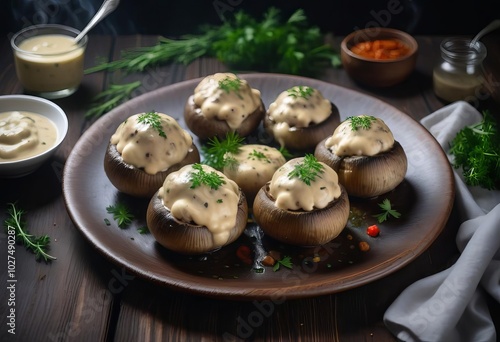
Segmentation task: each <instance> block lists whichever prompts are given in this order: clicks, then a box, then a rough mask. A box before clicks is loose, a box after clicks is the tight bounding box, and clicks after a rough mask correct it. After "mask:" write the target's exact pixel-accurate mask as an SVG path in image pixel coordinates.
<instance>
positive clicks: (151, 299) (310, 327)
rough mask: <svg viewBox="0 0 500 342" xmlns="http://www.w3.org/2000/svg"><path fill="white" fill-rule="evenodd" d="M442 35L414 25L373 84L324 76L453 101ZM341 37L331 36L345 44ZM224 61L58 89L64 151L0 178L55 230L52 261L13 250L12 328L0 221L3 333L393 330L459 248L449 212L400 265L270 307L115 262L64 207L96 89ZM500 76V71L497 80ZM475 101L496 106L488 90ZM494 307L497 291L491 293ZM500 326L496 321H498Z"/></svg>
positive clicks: (418, 108)
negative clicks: (413, 45)
mask: <svg viewBox="0 0 500 342" xmlns="http://www.w3.org/2000/svg"><path fill="white" fill-rule="evenodd" d="M442 38H443V37H429V36H425V37H424V36H417V37H416V39H417V41H418V43H419V47H420V52H419V56H418V63H417V68H416V70H415V72H414V73H413V74H412V75H411V77H410V78H409V79H408V80H407V81H406V82H404V83H403V84H401V85H398V86H396V87H393V88H390V89H371V88H366V87H362V86H360V85H358V84H356V83H355V82H353V81H352V80H351V79H350V78H349V77H348V76H347V75H346V73H345V71H344V70H343V69H326V70H324V72H323V73H322V74H321V75H320V77H318V78H319V79H321V80H324V81H327V82H331V83H334V84H337V85H340V86H343V87H346V88H350V89H354V90H356V91H359V92H362V93H364V94H368V95H371V96H375V97H377V98H380V99H381V100H383V101H385V102H387V103H389V104H391V105H393V106H395V107H396V108H398V109H400V110H401V111H403V112H405V113H406V114H408V115H409V116H411V117H413V118H414V119H416V120H420V119H421V118H423V117H424V116H426V115H428V114H430V113H432V112H433V111H435V110H437V109H439V108H441V107H442V106H444V105H445V103H443V102H441V101H440V100H439V99H437V98H436V97H435V95H434V94H433V91H432V71H431V70H432V66H433V64H434V63H435V62H436V61H437V59H438V56H439V43H440V41H441V40H442ZM156 40H157V37H153V36H119V37H110V36H97V35H94V36H90V42H89V46H88V50H87V55H86V67H90V66H93V65H95V64H96V58H98V57H100V58H118V56H119V54H120V51H121V50H123V49H126V48H130V47H135V46H146V45H152V44H155V43H156ZM339 42H340V37H336V38H335V39H334V43H335V44H336V45H337V47H339ZM484 42H485V43H486V44H487V47H488V52H489V54H488V57H487V60H486V62H485V64H486V66H487V68H488V69H487V70H488V72H490V75H493V76H494V77H495V79H496V80H499V79H500V73H499V69H500V65H499V61H500V36H499V35H494V34H492V35H490V36H487V37H485V38H484ZM0 66H1V68H0V95H6V94H22V92H23V89H22V87H21V85H20V84H19V82H18V80H17V78H16V75H15V70H14V65H13V59H12V54H11V51H10V45H9V42H8V40H7V38H6V37H4V38H3V39H2V40H1V41H0ZM226 70H227V69H226V68H225V67H224V66H223V65H222V64H220V63H219V62H217V61H216V60H214V59H211V58H202V59H199V60H197V61H195V62H193V63H192V64H190V65H188V66H183V65H167V66H162V67H158V68H155V69H153V70H151V71H147V72H144V73H142V74H137V75H136V74H134V75H129V76H127V78H126V79H122V78H120V75H116V74H114V75H108V74H106V73H102V72H101V73H94V74H89V75H86V76H85V77H84V80H83V84H82V86H81V88H80V89H79V90H78V92H77V93H75V94H74V95H72V96H71V97H69V98H66V99H61V100H55V102H56V103H57V104H59V105H60V106H61V107H62V108H63V109H64V110H65V111H66V113H67V115H68V119H69V132H68V135H67V138H66V139H65V141H64V142H63V144H62V146H61V147H60V148H59V150H58V152H57V154H56V156H55V157H54V158H53V159H51V160H50V161H49V162H47V163H46V164H45V165H44V166H43V167H42V168H40V169H39V170H38V171H36V172H35V173H33V174H31V175H29V176H26V177H24V178H20V179H9V180H0V210H1V212H0V219H1V221H2V222H3V221H4V220H5V217H6V215H5V210H6V208H7V203H10V202H17V203H18V204H19V206H20V207H22V208H23V209H24V210H25V211H26V212H27V213H26V215H25V219H26V221H27V222H28V226H29V230H30V232H31V233H33V234H37V235H40V234H48V235H49V236H50V238H51V251H50V252H51V254H52V255H54V256H56V257H57V260H55V261H54V262H52V263H49V264H46V263H43V262H36V261H35V258H34V255H33V254H31V253H29V252H28V251H26V250H24V248H23V247H21V246H18V247H17V249H16V253H15V258H16V270H15V271H16V278H17V283H16V291H15V305H16V306H15V315H16V317H15V332H16V334H15V335H12V334H10V333H9V332H8V329H9V328H8V326H7V314H8V313H7V311H8V307H7V302H8V298H9V293H8V291H7V290H6V287H7V280H6V279H7V253H6V250H7V248H6V246H7V237H6V234H5V233H4V232H3V231H2V233H0V246H1V247H0V255H1V257H2V260H3V261H2V262H1V263H2V266H1V267H0V275H1V277H0V284H1V285H0V286H1V287H2V289H1V290H0V308H1V309H0V313H1V318H0V323H1V324H0V340H1V341H153V340H154V341H239V340H258V341H261V340H266V341H290V340H295V341H394V340H395V338H394V336H393V335H391V333H390V332H389V331H388V330H387V329H386V328H385V326H384V324H383V322H382V316H383V314H384V311H385V310H386V309H387V307H388V305H389V304H390V303H391V302H392V301H393V300H394V299H395V298H396V297H397V296H398V294H399V293H400V292H401V291H402V290H403V289H404V288H406V287H407V286H408V285H410V284H411V283H413V282H414V281H416V280H418V279H420V278H422V277H425V276H428V275H430V274H433V273H435V272H438V271H440V270H442V269H444V268H446V267H448V266H449V265H451V263H453V261H454V260H455V258H456V257H457V250H456V247H455V242H454V236H455V233H456V228H457V222H456V218H455V217H456V212H455V210H454V211H453V212H452V214H451V216H450V220H449V222H448V225H447V226H446V228H445V229H444V231H443V233H442V234H441V235H440V237H439V238H438V239H437V240H436V241H435V242H434V243H433V244H432V246H431V247H430V248H429V249H428V250H427V251H425V252H424V253H423V254H421V255H420V256H419V257H418V258H417V259H415V260H414V261H413V262H411V263H410V264H409V265H407V266H405V267H404V268H403V269H401V270H398V271H396V272H394V273H392V274H391V275H389V276H387V277H385V278H382V279H380V280H377V281H374V282H372V283H370V284H368V285H365V286H361V287H358V288H355V289H353V290H349V291H345V292H341V293H337V294H331V295H323V296H320V297H313V298H306V299H293V300H287V301H285V302H284V303H280V304H279V305H273V306H272V310H271V309H270V310H268V311H267V312H263V311H262V302H255V301H232V300H222V299H214V298H206V297H202V296H198V295H193V294H187V293H180V292H177V291H173V290H170V289H166V288H164V287H160V286H156V285H155V284H152V283H149V282H148V281H146V280H143V279H139V278H137V277H134V276H133V275H132V274H131V273H129V272H128V271H127V270H126V269H123V268H121V267H120V266H118V265H115V264H112V263H110V262H109V261H108V260H107V259H106V258H105V257H103V256H102V255H100V254H99V253H98V252H97V251H96V250H95V249H93V248H92V246H91V245H90V244H89V243H88V242H87V241H86V240H85V239H84V237H83V236H82V234H81V233H80V232H79V231H78V230H77V229H76V228H75V225H74V224H73V223H72V221H71V219H70V217H69V216H68V214H67V211H66V207H65V202H64V198H63V194H62V186H61V184H62V170H63V167H64V162H65V160H66V158H67V157H68V156H69V154H70V153H71V150H72V147H73V146H74V145H75V143H76V142H77V141H78V139H79V138H80V136H81V134H82V133H83V132H84V131H85V130H86V129H87V128H88V127H89V126H90V125H91V124H92V122H91V121H88V120H86V119H85V117H84V113H85V111H86V109H87V108H88V104H89V102H90V100H91V99H92V97H93V96H95V95H96V94H98V93H99V92H100V91H102V90H103V89H104V88H105V87H107V86H108V85H109V83H114V82H118V83H119V82H124V81H131V80H135V79H138V80H142V81H143V85H142V87H141V88H140V89H139V91H137V92H136V94H135V95H139V94H142V93H146V92H149V91H152V90H154V89H156V88H160V87H164V86H166V85H169V84H173V83H176V82H180V81H183V80H189V79H194V78H198V77H201V76H206V75H208V74H212V73H215V72H218V71H226ZM497 84H498V83H497ZM476 105H477V106H478V108H492V109H493V108H495V111H496V113H497V114H498V104H497V103H496V102H495V101H493V100H492V99H491V98H490V97H485V98H483V99H481V100H480V101H478V102H477V103H476ZM491 309H492V311H493V314H494V315H495V317H497V323H498V317H499V316H500V314H499V313H500V309H499V305H498V303H495V302H494V301H491ZM497 326H498V325H497Z"/></svg>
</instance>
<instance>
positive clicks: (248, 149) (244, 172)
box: [223, 144, 286, 189]
mask: <svg viewBox="0 0 500 342" xmlns="http://www.w3.org/2000/svg"><path fill="white" fill-rule="evenodd" d="M225 157H230V158H234V160H235V163H234V164H230V165H228V166H226V167H224V170H223V172H224V174H225V175H226V176H228V177H229V178H230V179H232V180H234V181H235V182H236V183H238V184H243V183H244V184H247V185H248V186H249V187H250V188H253V189H260V188H261V187H262V186H263V185H264V184H266V183H267V182H268V181H270V180H271V178H272V176H273V174H274V172H276V170H277V169H278V168H279V167H280V166H282V165H283V164H284V163H285V162H286V159H285V157H283V155H282V154H281V152H280V151H278V150H277V149H275V148H274V147H269V146H266V145H258V144H248V145H243V146H241V148H240V151H239V153H237V154H232V153H231V154H227V155H226V156H225Z"/></svg>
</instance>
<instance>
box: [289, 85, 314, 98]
mask: <svg viewBox="0 0 500 342" xmlns="http://www.w3.org/2000/svg"><path fill="white" fill-rule="evenodd" d="M287 93H288V96H290V97H292V98H294V99H296V98H298V97H302V98H304V99H306V100H307V99H308V98H310V97H311V95H312V94H313V93H314V88H311V87H307V86H297V87H293V88H290V89H287Z"/></svg>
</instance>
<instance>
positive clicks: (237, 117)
mask: <svg viewBox="0 0 500 342" xmlns="http://www.w3.org/2000/svg"><path fill="white" fill-rule="evenodd" d="M225 80H231V81H238V80H239V82H240V86H239V90H237V91H235V90H230V91H226V90H223V89H222V88H221V87H220V85H219V84H220V82H224V81H225ZM260 95H261V94H260V91H259V90H257V89H253V88H251V87H250V85H249V84H248V82H247V81H245V80H242V79H239V78H238V77H237V76H236V75H235V74H232V73H216V74H214V75H210V76H207V77H205V78H204V79H203V80H202V81H201V82H200V83H199V84H198V86H196V88H195V90H194V103H195V106H196V107H197V108H200V110H201V114H202V115H204V116H205V117H207V118H208V119H217V120H223V121H226V122H227V125H228V126H229V127H230V128H231V129H233V130H236V129H237V128H239V127H240V126H241V123H242V122H243V121H244V120H245V119H246V118H247V117H248V116H249V115H250V114H251V113H253V112H254V111H255V110H256V109H257V108H258V107H259V106H260V105H261V97H260Z"/></svg>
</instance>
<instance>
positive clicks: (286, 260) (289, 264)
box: [273, 256, 293, 272]
mask: <svg viewBox="0 0 500 342" xmlns="http://www.w3.org/2000/svg"><path fill="white" fill-rule="evenodd" d="M281 266H283V267H286V268H290V269H291V268H292V267H293V263H292V258H291V257H289V256H285V257H283V258H282V259H280V260H277V261H276V263H275V264H274V266H273V271H274V272H276V271H278V270H279V269H280V268H281Z"/></svg>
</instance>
